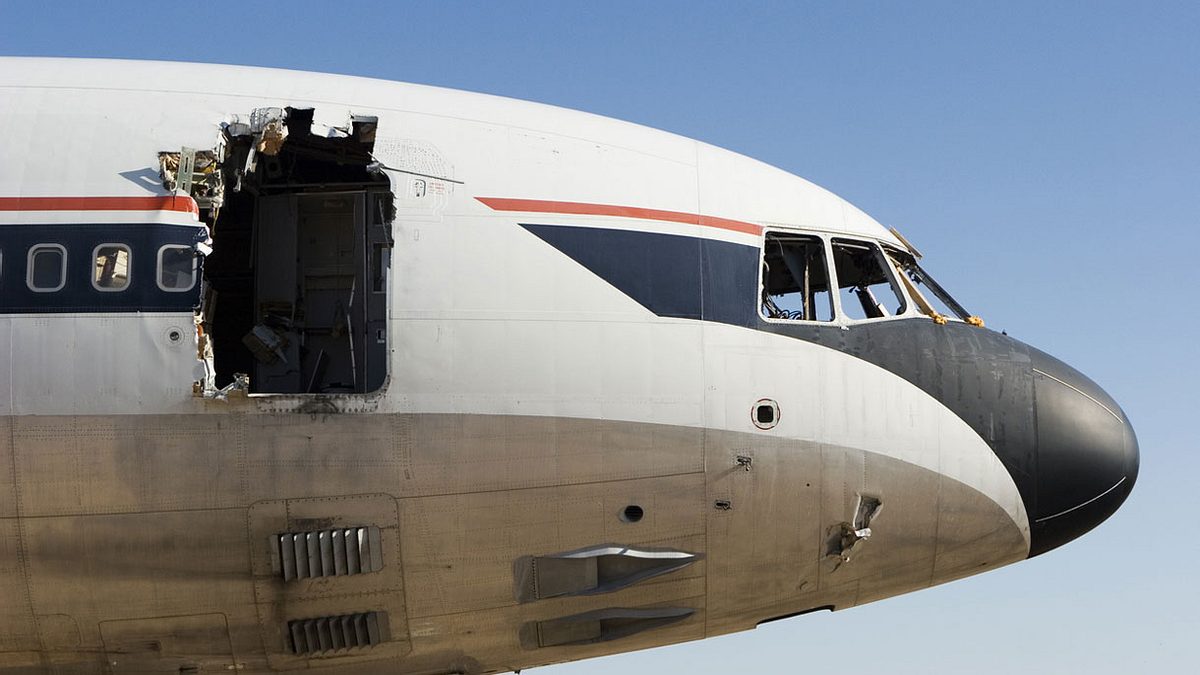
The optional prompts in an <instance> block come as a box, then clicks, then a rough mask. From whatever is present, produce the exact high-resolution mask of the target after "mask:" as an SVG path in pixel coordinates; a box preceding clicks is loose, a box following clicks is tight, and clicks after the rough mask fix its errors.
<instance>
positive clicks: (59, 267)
mask: <svg viewBox="0 0 1200 675" xmlns="http://www.w3.org/2000/svg"><path fill="white" fill-rule="evenodd" d="M133 254H134V252H133V250H132V249H131V248H130V246H129V245H127V244H118V243H111V244H100V245H99V246H97V247H96V248H95V249H93V250H92V255H91V257H90V258H89V259H88V261H89V262H90V263H91V280H92V288H95V289H96V290H98V291H105V292H120V291H124V290H126V289H128V288H129V287H130V283H131V281H133V279H132V271H133ZM67 258H68V256H67V249H66V247H65V246H63V245H62V244H34V245H33V246H30V247H29V250H28V252H27V253H26V262H27V264H26V266H25V285H26V286H28V287H29V290H31V291H33V292H35V293H54V292H56V291H61V290H62V289H63V287H65V286H66V285H67V270H68V269H70V268H69V266H68V259H67ZM3 264H4V251H2V250H0V271H2V270H3ZM156 269H157V273H156V276H157V282H158V287H159V289H161V290H164V291H167V292H171V293H179V292H183V291H190V290H191V289H192V288H193V287H194V286H195V285H196V254H195V251H194V250H193V249H192V247H191V246H183V245H180V244H167V245H166V246H162V247H160V248H159V249H158V263H157V267H156Z"/></svg>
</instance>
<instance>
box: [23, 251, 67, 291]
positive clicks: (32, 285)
mask: <svg viewBox="0 0 1200 675" xmlns="http://www.w3.org/2000/svg"><path fill="white" fill-rule="evenodd" d="M28 262H29V265H28V272H27V274H26V276H25V283H26V285H27V286H29V290H31V291H34V292H35V293H53V292H54V291H58V290H61V289H62V287H63V286H66V285H67V249H65V248H63V247H62V246H60V245H58V244H38V245H36V246H34V247H33V248H30V249H29V261H28Z"/></svg>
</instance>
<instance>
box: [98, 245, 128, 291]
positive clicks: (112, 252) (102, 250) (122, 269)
mask: <svg viewBox="0 0 1200 675" xmlns="http://www.w3.org/2000/svg"><path fill="white" fill-rule="evenodd" d="M129 256H130V253H129V247H128V246H125V245H124V244H100V245H99V246H97V247H96V249H95V250H94V251H92V259H93V261H94V265H93V267H92V286H93V287H94V288H95V289H96V290H98V291H123V290H125V289H126V288H128V287H129Z"/></svg>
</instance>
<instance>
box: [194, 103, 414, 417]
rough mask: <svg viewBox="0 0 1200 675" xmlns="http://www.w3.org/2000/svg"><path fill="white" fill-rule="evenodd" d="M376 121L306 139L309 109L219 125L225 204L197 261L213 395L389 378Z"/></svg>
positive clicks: (342, 388)
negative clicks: (236, 384) (241, 378)
mask: <svg viewBox="0 0 1200 675" xmlns="http://www.w3.org/2000/svg"><path fill="white" fill-rule="evenodd" d="M375 124H376V120H375V118H362V117H358V118H354V119H353V120H352V122H351V124H350V125H348V126H347V127H346V128H344V129H338V128H331V129H328V130H327V131H325V132H324V133H320V134H318V133H313V128H314V127H313V111H312V110H302V109H293V108H286V109H279V108H274V109H260V110H256V111H255V112H254V114H252V115H251V120H250V122H249V123H245V124H243V123H240V122H236V121H235V122H234V123H231V124H229V125H226V129H225V134H226V138H225V151H224V153H223V154H224V161H223V162H222V168H221V171H222V172H223V174H224V180H223V182H224V185H225V200H224V204H223V205H222V206H221V208H220V210H219V212H218V214H217V216H216V220H215V222H214V223H213V228H212V249H213V252H212V253H211V254H210V255H209V256H208V259H207V260H206V261H205V264H204V277H205V282H206V294H205V300H204V303H205V304H204V307H203V308H202V315H203V317H204V323H205V328H206V330H207V332H208V335H209V340H210V343H211V346H212V352H213V366H214V368H215V371H216V378H215V385H216V387H217V388H220V387H224V386H225V385H227V384H229V383H230V382H233V381H234V379H235V375H236V374H240V373H245V374H248V375H249V376H250V391H251V392H252V393H260V394H268V393H279V394H345V393H367V392H372V391H376V390H378V389H380V388H381V387H382V386H383V385H384V382H385V381H386V379H387V372H388V365H387V356H388V335H387V301H388V277H389V271H390V263H391V247H392V237H391V226H392V219H393V213H394V210H393V200H392V192H391V190H390V185H389V182H388V179H387V177H386V176H385V175H383V174H382V172H380V171H378V169H377V167H376V166H375V165H373V161H374V160H373V157H372V156H371V150H372V147H373V145H374V139H375Z"/></svg>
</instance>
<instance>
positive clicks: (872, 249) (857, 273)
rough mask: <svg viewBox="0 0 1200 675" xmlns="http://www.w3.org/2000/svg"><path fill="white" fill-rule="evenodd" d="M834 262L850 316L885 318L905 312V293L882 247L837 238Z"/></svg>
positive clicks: (849, 317) (855, 318)
mask: <svg viewBox="0 0 1200 675" xmlns="http://www.w3.org/2000/svg"><path fill="white" fill-rule="evenodd" d="M833 265H834V271H835V272H836V274H837V280H838V282H837V283H838V288H839V289H840V291H839V298H840V299H841V303H842V313H843V314H845V315H846V318H848V319H853V320H862V319H882V318H884V317H888V316H897V315H900V314H903V313H904V309H905V301H904V294H903V293H902V292H901V291H900V287H899V284H898V282H897V281H896V279H895V275H894V274H893V273H892V267H891V265H889V264H888V262H887V259H886V258H884V257H883V251H881V250H880V249H879V247H878V246H876V245H875V244H871V243H867V242H864V241H853V240H849V239H834V240H833Z"/></svg>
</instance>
